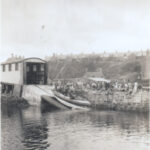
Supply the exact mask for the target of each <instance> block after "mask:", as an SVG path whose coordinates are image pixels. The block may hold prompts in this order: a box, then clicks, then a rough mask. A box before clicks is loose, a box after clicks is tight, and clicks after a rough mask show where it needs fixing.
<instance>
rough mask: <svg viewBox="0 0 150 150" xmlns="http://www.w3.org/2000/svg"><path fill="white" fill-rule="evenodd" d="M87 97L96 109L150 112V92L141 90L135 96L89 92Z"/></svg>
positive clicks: (120, 93)
mask: <svg viewBox="0 0 150 150" xmlns="http://www.w3.org/2000/svg"><path fill="white" fill-rule="evenodd" d="M87 95H88V99H89V101H91V103H92V107H93V108H94V109H112V110H123V111H140V112H148V111H149V101H150V92H149V91H146V90H140V91H138V92H137V93H135V94H128V93H126V92H120V91H115V92H112V93H107V92H106V91H103V92H96V91H95V92H94V91H89V92H87Z"/></svg>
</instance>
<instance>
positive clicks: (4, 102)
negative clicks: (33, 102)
mask: <svg viewBox="0 0 150 150" xmlns="http://www.w3.org/2000/svg"><path fill="white" fill-rule="evenodd" d="M1 106H2V107H3V106H7V107H16V108H21V109H23V108H27V107H29V104H28V102H27V101H26V100H25V99H23V98H19V97H16V96H9V95H1Z"/></svg>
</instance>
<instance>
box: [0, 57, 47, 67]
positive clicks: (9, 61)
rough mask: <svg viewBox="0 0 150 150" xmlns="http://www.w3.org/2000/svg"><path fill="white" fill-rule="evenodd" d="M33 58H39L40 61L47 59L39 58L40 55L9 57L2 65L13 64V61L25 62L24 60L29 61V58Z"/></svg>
mask: <svg viewBox="0 0 150 150" xmlns="http://www.w3.org/2000/svg"><path fill="white" fill-rule="evenodd" d="M31 59H36V60H37V59H38V60H40V61H43V62H44V63H45V62H46V61H45V60H43V59H41V58H38V57H30V58H9V59H7V60H6V61H5V62H3V63H1V65H4V64H13V63H21V62H24V61H28V60H31Z"/></svg>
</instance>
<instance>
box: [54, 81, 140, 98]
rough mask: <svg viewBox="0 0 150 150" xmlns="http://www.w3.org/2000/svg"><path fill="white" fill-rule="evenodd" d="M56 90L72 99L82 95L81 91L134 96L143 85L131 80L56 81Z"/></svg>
mask: <svg viewBox="0 0 150 150" xmlns="http://www.w3.org/2000/svg"><path fill="white" fill-rule="evenodd" d="M52 84H53V86H54V87H55V90H56V91H58V92H60V93H62V94H64V95H66V96H70V97H71V98H75V97H76V95H77V94H79V95H80V92H81V91H99V92H103V91H109V92H110V93H111V92H113V91H122V92H126V93H128V94H134V93H136V92H137V91H138V90H139V89H141V85H140V84H138V82H134V83H131V82H130V80H127V81H123V82H121V81H118V80H116V81H112V82H95V81H92V80H88V81H87V82H82V81H77V82H75V81H67V80H63V81H60V80H58V81H55V82H53V83H52Z"/></svg>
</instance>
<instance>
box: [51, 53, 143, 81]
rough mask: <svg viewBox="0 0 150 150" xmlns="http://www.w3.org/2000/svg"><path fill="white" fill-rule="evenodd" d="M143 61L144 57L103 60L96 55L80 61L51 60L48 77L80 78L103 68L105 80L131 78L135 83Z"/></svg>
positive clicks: (73, 59) (79, 59)
mask: <svg viewBox="0 0 150 150" xmlns="http://www.w3.org/2000/svg"><path fill="white" fill-rule="evenodd" d="M143 60H144V57H134V56H132V57H128V58H126V59H120V58H116V57H108V58H101V57H99V56H96V55H95V56H90V57H85V58H78V59H77V58H72V59H71V58H68V59H64V60H60V59H55V60H49V61H48V73H49V75H48V76H49V78H50V79H56V78H80V77H83V76H84V74H85V73H86V72H94V71H96V70H97V69H98V68H102V70H103V74H104V76H105V78H108V79H119V78H129V79H130V80H133V81H134V80H136V79H137V77H138V76H139V75H140V73H141V71H142V66H143Z"/></svg>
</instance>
